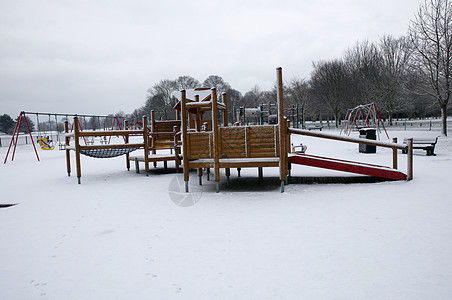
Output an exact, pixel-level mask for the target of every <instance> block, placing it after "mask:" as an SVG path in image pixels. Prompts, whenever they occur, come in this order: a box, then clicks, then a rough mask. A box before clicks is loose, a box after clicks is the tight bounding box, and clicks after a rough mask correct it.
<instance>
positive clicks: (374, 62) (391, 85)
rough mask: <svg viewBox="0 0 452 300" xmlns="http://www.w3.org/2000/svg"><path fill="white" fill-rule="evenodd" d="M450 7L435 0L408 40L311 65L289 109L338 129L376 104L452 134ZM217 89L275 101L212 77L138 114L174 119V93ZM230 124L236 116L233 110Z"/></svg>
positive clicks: (359, 47)
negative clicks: (450, 117)
mask: <svg viewBox="0 0 452 300" xmlns="http://www.w3.org/2000/svg"><path fill="white" fill-rule="evenodd" d="M451 61H452V5H451V3H450V2H449V1H448V0H429V1H425V2H424V3H422V4H421V5H420V6H419V9H418V11H417V13H416V14H415V16H414V18H413V20H412V21H411V23H410V26H409V28H408V34H407V35H406V36H400V37H394V36H391V35H384V36H383V37H381V38H380V40H379V41H376V42H371V41H367V40H366V41H361V42H357V43H356V44H355V45H354V46H352V47H350V48H349V49H348V50H347V51H346V52H345V54H344V55H343V57H341V58H335V59H330V60H321V61H317V62H313V65H312V67H313V70H312V72H311V74H310V78H293V79H291V80H289V81H287V82H285V84H284V97H285V104H286V105H292V104H299V105H300V107H301V108H302V113H303V115H304V116H305V117H306V118H307V119H312V120H322V119H328V120H332V121H334V123H335V125H336V126H337V127H338V126H339V123H340V121H341V119H342V118H344V116H345V114H346V113H347V110H348V109H351V108H353V107H355V106H358V105H362V104H368V103H375V104H376V105H377V107H378V108H379V110H380V114H381V115H382V116H383V117H384V118H385V119H388V120H389V122H390V123H392V119H393V118H394V117H395V118H399V117H403V118H424V117H429V116H435V117H436V116H441V117H442V119H443V122H442V124H443V126H442V133H443V134H445V135H447V123H446V118H447V114H448V113H447V108H448V103H449V99H450V95H451V83H452V82H451V72H452V69H451ZM201 86H202V87H216V88H217V90H218V91H219V93H218V94H221V92H226V93H227V94H228V106H229V107H230V108H232V107H234V106H245V107H257V106H258V105H259V103H267V102H274V101H275V99H276V91H275V88H273V89H272V90H270V91H262V90H261V89H260V88H259V86H257V85H256V86H254V87H253V88H252V89H250V90H249V91H248V92H246V93H245V94H244V95H242V94H241V93H240V92H239V91H237V90H235V89H233V88H232V87H231V86H230V84H229V83H227V82H225V81H224V80H223V78H221V77H220V76H216V75H211V76H209V77H208V78H207V79H206V80H204V81H203V82H202V84H201V83H200V82H199V81H198V80H196V79H195V78H193V77H191V76H181V77H179V78H177V79H174V80H169V79H165V80H161V81H160V82H159V83H157V84H155V85H154V86H153V87H151V88H149V89H148V90H147V95H146V102H145V105H144V106H143V107H141V108H139V109H136V110H135V111H134V112H133V114H132V115H133V116H134V117H136V118H140V117H141V116H142V115H145V114H149V113H150V111H151V110H154V111H155V113H156V116H157V117H158V118H161V119H171V118H174V116H175V113H174V112H173V110H172V107H173V106H174V104H175V99H174V98H172V97H171V93H172V92H173V91H177V90H182V89H189V88H195V87H201ZM229 111H230V113H229V118H230V119H232V117H233V116H232V109H229Z"/></svg>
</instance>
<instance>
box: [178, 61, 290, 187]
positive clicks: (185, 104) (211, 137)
mask: <svg viewBox="0 0 452 300" xmlns="http://www.w3.org/2000/svg"><path fill="white" fill-rule="evenodd" d="M277 80H278V92H277V100H278V107H279V109H280V111H279V115H280V116H282V115H283V103H282V100H283V99H282V93H283V91H282V69H281V68H278V69H277ZM222 100H223V102H218V97H217V91H216V89H215V88H212V89H211V97H210V98H206V99H205V100H204V101H191V100H187V97H186V91H185V90H183V91H181V105H180V109H181V118H182V140H183V143H182V145H183V151H182V152H183V162H184V163H183V166H184V181H185V191H186V192H188V181H189V169H190V168H196V169H198V176H199V179H200V181H199V182H200V184H201V176H202V169H203V168H205V169H206V170H209V169H210V168H213V170H214V178H215V186H216V191H217V192H219V189H220V184H219V183H220V169H225V174H226V177H227V179H228V182H229V176H230V169H231V168H237V169H238V170H240V169H242V168H258V169H259V175H260V176H261V174H262V168H264V167H278V168H279V174H280V176H279V177H280V181H281V191H284V184H285V181H286V177H287V174H288V168H287V165H288V161H287V149H288V143H289V140H288V135H287V122H286V121H285V119H283V118H279V121H278V124H277V125H258V126H232V127H230V126H228V120H227V95H226V94H223V95H222ZM201 111H211V115H212V126H211V130H208V129H207V128H206V129H205V130H200V128H201V126H200V124H199V123H198V122H197V124H196V126H195V127H196V128H194V129H191V128H190V126H189V125H190V124H189V121H188V120H189V119H195V120H200V119H201V118H200V117H199V116H198V115H199V114H201ZM219 111H223V125H222V126H220V124H219V122H218V113H219ZM191 115H195V117H192V116H191ZM199 122H200V121H199Z"/></svg>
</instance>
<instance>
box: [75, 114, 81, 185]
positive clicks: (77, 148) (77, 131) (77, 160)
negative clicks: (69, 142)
mask: <svg viewBox="0 0 452 300" xmlns="http://www.w3.org/2000/svg"><path fill="white" fill-rule="evenodd" d="M78 122H79V121H78V117H74V143H75V163H76V166H77V182H78V184H80V183H81V177H82V164H81V162H80V141H79V137H80V129H79V128H80V127H79V126H80V124H79V123H78Z"/></svg>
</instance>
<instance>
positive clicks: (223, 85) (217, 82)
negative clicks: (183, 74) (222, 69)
mask: <svg viewBox="0 0 452 300" xmlns="http://www.w3.org/2000/svg"><path fill="white" fill-rule="evenodd" d="M202 85H203V86H204V87H208V88H216V89H217V95H221V94H222V93H223V92H226V91H227V90H229V89H231V85H230V84H229V83H227V82H226V81H224V79H223V78H222V77H220V76H218V75H210V76H209V77H207V78H206V80H204V82H203V83H202Z"/></svg>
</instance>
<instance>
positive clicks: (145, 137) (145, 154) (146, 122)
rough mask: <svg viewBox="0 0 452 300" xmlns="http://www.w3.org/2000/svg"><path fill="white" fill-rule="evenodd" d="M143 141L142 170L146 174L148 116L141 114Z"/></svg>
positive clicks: (147, 169) (147, 163)
mask: <svg viewBox="0 0 452 300" xmlns="http://www.w3.org/2000/svg"><path fill="white" fill-rule="evenodd" d="M143 143H144V170H145V171H146V175H147V174H148V172H149V135H148V117H147V116H143Z"/></svg>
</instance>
